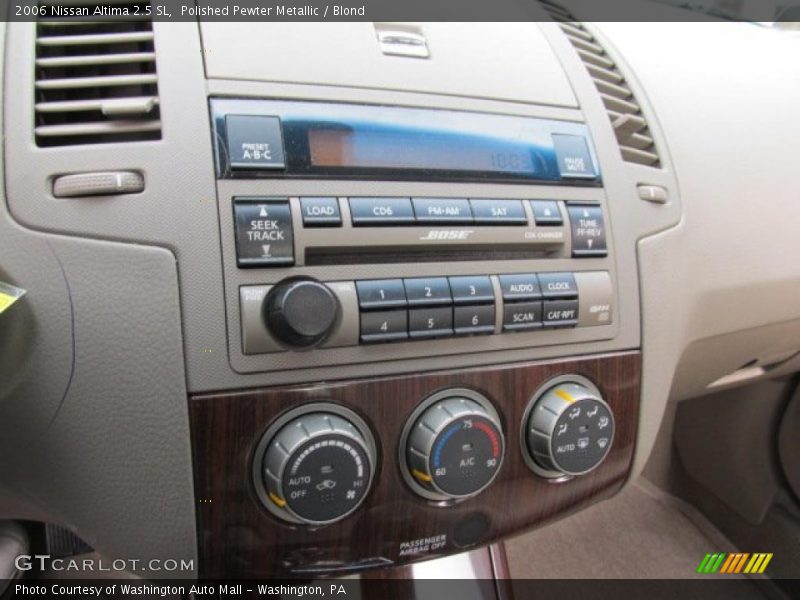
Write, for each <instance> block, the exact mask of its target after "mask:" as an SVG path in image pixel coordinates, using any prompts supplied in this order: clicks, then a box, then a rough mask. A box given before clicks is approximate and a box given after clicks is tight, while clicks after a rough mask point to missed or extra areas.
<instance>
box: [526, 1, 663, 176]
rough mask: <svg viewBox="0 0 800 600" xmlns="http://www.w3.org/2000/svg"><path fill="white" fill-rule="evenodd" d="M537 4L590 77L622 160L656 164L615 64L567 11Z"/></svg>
mask: <svg viewBox="0 0 800 600" xmlns="http://www.w3.org/2000/svg"><path fill="white" fill-rule="evenodd" d="M539 3H540V4H541V5H542V7H543V8H544V9H545V10H546V11H547V12H548V13H549V14H550V16H551V17H552V19H553V20H554V21H556V22H557V23H558V25H559V26H560V27H561V30H562V31H563V32H564V33H565V34H566V36H567V39H569V41H570V42H571V43H572V45H573V46H574V47H575V50H576V51H577V52H578V56H579V57H580V59H581V60H582V61H583V64H584V65H585V66H586V70H587V71H589V75H590V76H591V77H592V80H594V85H595V87H597V91H599V92H600V98H602V100H603V104H605V107H606V111H607V112H608V117H609V119H610V120H611V126H612V127H613V128H614V133H615V134H616V136H617V141H618V142H619V148H620V151H621V153H622V159H623V160H625V161H627V162H632V163H637V164H640V165H646V166H648V167H658V166H660V159H659V157H658V153H657V150H656V145H655V142H653V138H652V136H651V135H650V129H649V128H648V127H647V121H645V119H644V116H642V111H641V108H640V107H639V103H638V102H637V101H636V98H634V96H633V92H632V91H631V89H630V87H628V84H627V83H626V82H625V78H624V77H623V76H622V73H620V72H619V69H617V65H616V64H614V61H613V60H612V59H611V58H610V57H609V56H608V54H606V52H605V50H603V47H602V46H601V45H600V44H598V43H597V40H595V38H594V36H593V35H592V34H591V33H589V32H588V31H587V30H586V28H585V27H584V26H583V24H582V23H579V22H577V21H575V17H573V16H572V13H570V12H569V10H567V9H566V8H564V7H563V6H560V5H558V4H556V3H554V2H550V1H549V0H539Z"/></svg>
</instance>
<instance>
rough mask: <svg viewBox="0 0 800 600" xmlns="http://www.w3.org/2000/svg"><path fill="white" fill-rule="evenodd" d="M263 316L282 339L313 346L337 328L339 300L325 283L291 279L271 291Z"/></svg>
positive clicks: (276, 335)
mask: <svg viewBox="0 0 800 600" xmlns="http://www.w3.org/2000/svg"><path fill="white" fill-rule="evenodd" d="M263 316H264V323H265V324H266V326H267V329H269V331H270V333H272V335H274V336H275V337H276V338H277V339H278V340H280V341H281V342H283V343H285V344H286V345H288V346H292V347H295V348H310V347H312V346H316V345H317V344H319V343H320V342H322V341H323V340H324V339H325V338H326V337H328V335H329V334H330V333H331V331H332V330H333V327H334V324H335V323H336V318H337V317H338V316H339V302H338V301H337V300H336V296H335V295H334V293H333V292H332V291H331V290H330V288H328V286H326V285H325V284H324V283H320V282H319V281H314V280H313V279H289V280H286V281H282V282H280V283H279V284H278V285H276V286H275V287H274V288H272V289H271V290H270V291H269V293H268V294H267V297H266V298H265V299H264V305H263Z"/></svg>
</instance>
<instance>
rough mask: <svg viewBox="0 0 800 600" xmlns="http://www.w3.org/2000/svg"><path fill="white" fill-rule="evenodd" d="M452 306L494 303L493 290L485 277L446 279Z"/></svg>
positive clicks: (470, 276) (489, 281) (469, 276)
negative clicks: (448, 281) (451, 296)
mask: <svg viewBox="0 0 800 600" xmlns="http://www.w3.org/2000/svg"><path fill="white" fill-rule="evenodd" d="M448 279H449V280H450V291H451V292H452V294H453V303H454V304H482V303H484V302H494V289H493V288H492V282H491V280H490V279H489V277H488V276H487V275H474V276H473V275H468V276H465V277H448Z"/></svg>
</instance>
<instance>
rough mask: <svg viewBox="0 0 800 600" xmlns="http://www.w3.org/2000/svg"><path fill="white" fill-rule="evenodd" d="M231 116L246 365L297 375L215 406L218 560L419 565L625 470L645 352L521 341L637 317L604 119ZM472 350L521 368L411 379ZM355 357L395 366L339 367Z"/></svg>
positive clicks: (198, 434) (216, 120)
mask: <svg viewBox="0 0 800 600" xmlns="http://www.w3.org/2000/svg"><path fill="white" fill-rule="evenodd" d="M209 111H210V115H211V121H212V129H213V138H214V148H215V156H216V175H217V195H218V204H219V216H220V225H221V238H222V259H223V269H224V272H225V295H226V299H227V306H228V311H227V325H228V350H229V355H230V360H231V365H232V367H233V368H234V369H235V370H236V371H238V372H240V373H242V374H248V373H273V374H275V375H277V376H279V377H283V378H289V379H293V380H294V383H289V385H285V386H282V387H270V388H264V389H260V390H253V391H243V392H235V393H224V394H217V393H211V394H203V395H195V396H194V397H193V399H192V401H191V422H192V431H193V440H194V450H195V451H194V457H195V477H196V488H197V495H198V498H200V499H201V504H200V506H201V509H200V512H199V527H200V530H201V536H200V540H201V542H200V553H201V564H202V565H203V572H204V575H207V576H223V575H227V576H230V575H232V574H233V575H243V576H275V575H294V576H308V575H311V574H321V573H329V574H342V573H347V572H352V571H360V570H363V569H367V568H369V567H376V566H391V565H401V564H404V563H407V562H412V561H416V560H421V559H425V558H430V557H432V556H439V555H446V554H450V553H453V552H460V551H464V550H468V549H470V548H474V547H476V546H480V545H483V544H487V543H490V542H493V541H497V540H500V539H502V538H503V537H505V536H508V535H509V534H512V533H514V532H515V531H519V530H521V529H524V528H527V527H531V526H533V525H535V524H539V523H543V522H546V521H547V520H549V519H552V518H554V517H555V516H556V515H558V514H559V513H561V512H563V511H566V510H575V509H577V508H579V507H580V506H582V505H584V504H586V503H588V502H590V501H593V500H596V499H597V498H599V497H602V496H603V495H609V494H611V493H613V492H614V491H615V490H617V489H618V488H619V487H620V486H621V485H622V483H623V482H624V480H625V478H626V476H627V473H628V470H629V468H630V462H631V457H632V452H633V445H634V440H635V430H636V419H637V414H638V394H639V370H640V359H639V354H638V352H636V351H627V352H612V353H603V354H597V355H592V356H586V357H580V358H570V359H563V358H562V359H559V360H538V361H531V360H522V361H519V360H518V361H509V360H508V358H507V357H508V356H509V355H508V352H509V351H514V350H519V351H523V352H530V351H531V349H536V348H546V347H548V346H553V347H569V346H574V347H575V354H578V353H579V352H580V348H582V347H585V344H586V343H589V342H597V341H602V340H612V339H614V338H615V336H617V334H618V332H619V320H620V315H619V302H618V296H619V287H618V285H617V262H616V260H615V250H616V248H615V241H614V236H613V235H612V219H611V217H610V212H609V209H608V198H607V191H606V189H605V187H604V185H603V177H602V173H601V170H600V167H599V161H598V157H597V153H596V151H595V144H594V141H593V138H592V135H591V133H590V130H589V128H588V127H587V125H586V124H584V123H582V122H579V121H576V120H566V119H562V120H559V119H551V118H534V117H530V116H521V115H520V116H513V115H498V114H487V113H481V112H477V111H476V112H470V111H459V110H444V109H423V108H409V107H400V106H386V105H377V104H375V105H370V104H353V103H344V102H322V101H318V102H308V101H302V100H297V101H288V100H286V101H277V100H271V99H254V98H248V99H237V98H229V97H215V98H212V99H211V100H210V103H209ZM582 345H583V346H582ZM448 356H450V357H455V358H456V359H457V360H460V361H462V362H465V363H466V364H467V365H469V364H473V365H479V364H480V363H488V364H491V363H492V362H495V363H505V364H500V365H499V366H473V367H469V366H467V367H464V366H462V367H460V368H450V369H440V370H436V371H433V372H430V373H423V372H418V373H416V374H409V373H408V372H406V373H402V371H400V372H401V374H399V375H392V372H393V371H396V370H397V369H398V368H399V369H402V365H403V364H404V361H407V360H409V359H423V360H430V361H438V360H441V359H442V358H443V357H448ZM354 365H355V366H358V367H359V368H364V367H370V366H371V372H372V373H373V374H374V375H378V377H373V378H368V379H364V378H346V377H345V378H342V377H334V378H333V379H335V381H320V380H319V379H318V378H317V374H318V373H319V372H320V369H321V368H325V367H334V368H337V367H341V368H348V367H350V366H354ZM390 365H397V366H396V367H394V368H391V367H390ZM387 367H389V368H387ZM425 370H431V369H430V368H429V369H425ZM342 372H343V373H344V371H342ZM411 373H414V371H411ZM203 499H207V503H206V502H204V500H203ZM220 540H222V541H223V543H219V541H220Z"/></svg>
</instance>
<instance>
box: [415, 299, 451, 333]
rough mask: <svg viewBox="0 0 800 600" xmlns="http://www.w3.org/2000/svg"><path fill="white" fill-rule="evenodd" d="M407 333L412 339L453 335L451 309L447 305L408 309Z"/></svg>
mask: <svg viewBox="0 0 800 600" xmlns="http://www.w3.org/2000/svg"><path fill="white" fill-rule="evenodd" d="M408 335H409V336H410V337H411V338H412V339H420V338H431V337H446V336H450V335H453V310H452V309H451V308H450V307H449V306H444V307H437V308H412V309H411V310H409V311H408Z"/></svg>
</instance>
